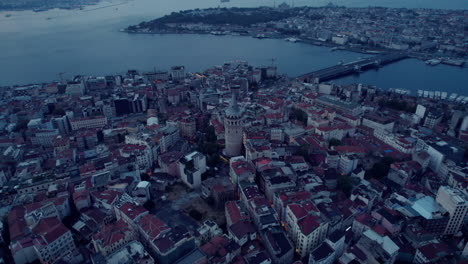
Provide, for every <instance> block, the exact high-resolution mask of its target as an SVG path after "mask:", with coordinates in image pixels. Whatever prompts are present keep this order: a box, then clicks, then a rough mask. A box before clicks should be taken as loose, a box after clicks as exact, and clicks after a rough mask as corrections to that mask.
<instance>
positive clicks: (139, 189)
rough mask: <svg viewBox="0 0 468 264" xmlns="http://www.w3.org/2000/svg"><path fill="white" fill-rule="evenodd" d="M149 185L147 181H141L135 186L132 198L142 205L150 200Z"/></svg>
mask: <svg viewBox="0 0 468 264" xmlns="http://www.w3.org/2000/svg"><path fill="white" fill-rule="evenodd" d="M150 187H151V183H150V182H147V181H141V182H139V183H138V184H137V186H136V187H135V189H134V190H133V193H132V194H133V196H134V197H136V198H137V199H139V200H141V201H142V202H143V203H145V202H146V201H148V200H149V199H151V195H150Z"/></svg>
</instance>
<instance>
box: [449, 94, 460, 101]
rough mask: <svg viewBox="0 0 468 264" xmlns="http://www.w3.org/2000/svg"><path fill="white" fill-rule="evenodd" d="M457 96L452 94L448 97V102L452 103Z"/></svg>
mask: <svg viewBox="0 0 468 264" xmlns="http://www.w3.org/2000/svg"><path fill="white" fill-rule="evenodd" d="M457 96H458V94H456V93H453V94H451V95H450V97H449V100H450V101H453V100H455V99H456V98H457Z"/></svg>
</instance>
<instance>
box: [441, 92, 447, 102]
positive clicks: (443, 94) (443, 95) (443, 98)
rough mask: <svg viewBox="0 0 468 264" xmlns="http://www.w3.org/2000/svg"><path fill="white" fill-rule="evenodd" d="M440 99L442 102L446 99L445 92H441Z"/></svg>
mask: <svg viewBox="0 0 468 264" xmlns="http://www.w3.org/2000/svg"><path fill="white" fill-rule="evenodd" d="M440 99H442V100H445V99H447V92H442V94H441V95H440Z"/></svg>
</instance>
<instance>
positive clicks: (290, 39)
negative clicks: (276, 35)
mask: <svg viewBox="0 0 468 264" xmlns="http://www.w3.org/2000/svg"><path fill="white" fill-rule="evenodd" d="M284 40H286V41H289V42H298V41H299V39H297V38H285V39H284Z"/></svg>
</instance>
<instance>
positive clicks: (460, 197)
mask: <svg viewBox="0 0 468 264" xmlns="http://www.w3.org/2000/svg"><path fill="white" fill-rule="evenodd" d="M436 201H437V202H438V203H439V204H440V205H441V206H442V207H443V208H444V209H445V210H447V212H448V213H449V214H450V220H449V222H448V223H447V227H446V229H445V232H444V233H445V234H446V235H449V234H456V233H458V232H459V231H460V230H461V228H462V226H463V224H464V223H465V218H466V215H467V213H468V197H467V196H466V195H465V194H464V193H462V192H461V191H460V190H458V189H454V188H450V187H448V186H441V187H440V188H439V191H438V192H437V197H436Z"/></svg>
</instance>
